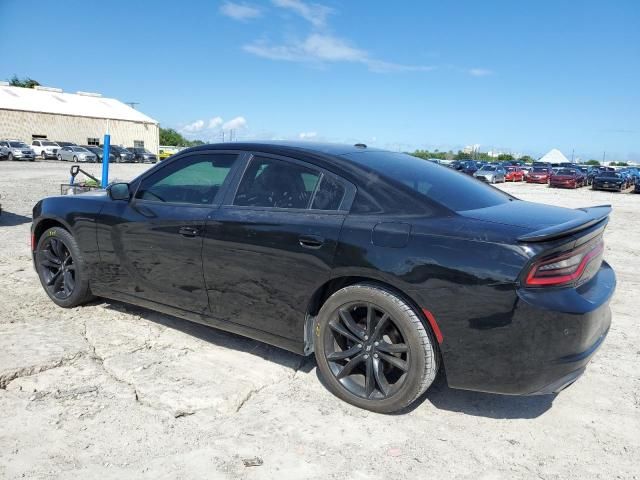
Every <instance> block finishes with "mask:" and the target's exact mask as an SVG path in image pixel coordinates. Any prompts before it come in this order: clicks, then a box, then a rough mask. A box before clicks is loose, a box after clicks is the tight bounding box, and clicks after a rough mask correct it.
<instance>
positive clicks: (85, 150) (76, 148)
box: [71, 147, 88, 152]
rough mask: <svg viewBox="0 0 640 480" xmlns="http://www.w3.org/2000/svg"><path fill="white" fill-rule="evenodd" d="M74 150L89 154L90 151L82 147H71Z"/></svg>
mask: <svg viewBox="0 0 640 480" xmlns="http://www.w3.org/2000/svg"><path fill="white" fill-rule="evenodd" d="M71 148H72V149H73V151H74V152H88V150H87V149H86V148H82V147H71Z"/></svg>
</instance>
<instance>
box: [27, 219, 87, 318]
mask: <svg viewBox="0 0 640 480" xmlns="http://www.w3.org/2000/svg"><path fill="white" fill-rule="evenodd" d="M35 264H36V269H37V272H38V277H39V278H40V283H42V286H43V287H44V290H45V292H46V293H47V295H48V296H49V298H51V300H53V302H54V303H55V304H56V305H58V306H60V307H65V308H70V307H76V306H78V305H81V304H83V303H86V302H87V301H88V300H90V299H91V298H92V295H91V290H90V288H89V280H88V278H87V274H86V268H85V266H84V265H85V263H84V260H83V257H82V253H81V252H80V248H79V247H78V244H77V242H76V240H75V239H74V238H73V235H71V233H69V232H68V231H67V230H65V229H64V228H62V227H52V228H50V229H48V230H46V231H45V232H43V233H42V235H40V238H39V239H38V243H37V246H36V251H35Z"/></svg>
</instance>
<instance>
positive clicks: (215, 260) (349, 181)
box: [32, 143, 616, 412]
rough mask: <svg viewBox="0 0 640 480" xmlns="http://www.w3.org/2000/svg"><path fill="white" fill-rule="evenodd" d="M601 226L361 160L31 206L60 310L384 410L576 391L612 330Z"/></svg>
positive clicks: (321, 159) (612, 280)
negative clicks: (212, 352)
mask: <svg viewBox="0 0 640 480" xmlns="http://www.w3.org/2000/svg"><path fill="white" fill-rule="evenodd" d="M610 211H611V209H610V208H609V207H606V206H605V207H592V208H583V209H577V210H572V209H567V208H560V207H553V206H548V205H540V204H535V203H529V202H525V201H521V200H518V199H516V198H514V197H512V196H510V195H508V194H506V193H503V192H501V191H500V190H498V189H496V188H493V187H491V186H488V185H485V184H483V183H482V182H478V181H477V180H475V179H473V178H471V177H469V176H468V175H463V174H461V173H459V172H456V171H454V170H452V169H450V168H445V167H442V166H440V165H437V164H434V163H431V162H427V161H424V160H421V159H419V158H416V157H412V156H409V155H405V154H400V153H392V152H387V151H382V150H376V149H371V148H367V147H366V146H364V145H361V144H359V145H356V146H340V145H327V144H311V143H304V144H296V143H282V144H269V143H266V144H265V143H228V144H216V145H204V146H200V147H195V148H191V149H188V150H184V151H182V152H180V153H179V154H176V155H175V156H173V157H171V158H170V159H168V160H167V161H165V162H162V163H160V164H157V165H156V166H155V167H152V168H150V169H149V170H147V171H146V172H144V173H143V174H142V175H141V176H139V177H137V178H135V179H134V180H132V181H131V182H130V183H115V184H111V185H110V186H109V187H108V188H107V189H106V191H96V192H91V193H86V194H81V195H76V196H60V197H49V198H45V199H43V200H41V201H40V202H38V203H37V204H36V206H35V207H34V209H33V224H32V251H33V259H34V264H35V268H36V270H37V272H38V275H39V277H40V281H41V283H42V286H43V288H44V290H45V292H46V293H47V294H48V296H49V297H50V298H51V300H52V301H53V302H55V303H56V304H57V305H59V306H61V307H76V306H78V305H81V304H83V303H85V302H87V301H88V300H90V299H91V298H92V297H93V296H99V297H106V298H110V299H115V300H120V301H123V302H129V303H133V304H137V305H140V306H143V307H148V308H151V309H155V310H158V311H161V312H165V313H168V314H172V315H176V316H179V317H182V318H185V319H188V320H192V321H195V322H200V323H203V324H206V325H210V326H213V327H217V328H221V329H225V330H229V331H232V332H235V333H238V334H241V335H246V336H249V337H252V338H254V339H258V340H260V341H264V342H267V343H270V344H273V345H277V346H279V347H281V348H285V349H288V350H291V351H293V352H296V353H299V354H301V355H310V354H312V353H314V352H315V357H316V361H317V365H318V371H319V374H320V375H321V376H322V378H323V381H324V383H325V384H326V385H327V386H328V388H329V389H330V390H331V391H332V392H333V393H334V394H336V395H337V396H338V397H340V398H342V399H344V400H346V401H348V402H350V403H353V404H354V405H357V406H359V407H362V408H367V409H370V410H374V411H377V412H394V411H398V410H401V409H403V408H405V407H407V406H408V405H410V404H412V403H413V402H414V401H416V399H417V398H418V397H420V396H421V394H422V393H423V392H424V391H426V390H427V389H428V388H429V386H430V385H431V384H432V382H433V381H434V379H435V377H436V374H437V373H438V371H439V370H441V369H442V370H443V371H446V379H447V381H448V383H449V385H450V386H451V387H454V388H462V389H471V390H482V391H487V392H497V393H505V394H536V393H537V394H541V393H552V392H558V391H560V390H562V389H563V388H564V387H566V386H567V385H569V384H571V383H572V382H573V381H575V380H576V379H577V378H578V377H579V376H580V374H581V373H582V372H583V371H584V369H585V367H586V365H587V364H588V362H589V360H590V359H591V358H592V356H593V354H594V353H595V352H596V350H597V349H598V347H599V346H600V345H601V344H602V342H603V340H604V338H605V336H606V334H607V332H608V330H609V325H610V321H611V320H610V315H611V314H610V310H609V301H610V299H611V296H612V294H613V292H614V290H615V285H616V277H615V274H614V272H613V270H612V269H611V267H610V266H609V265H608V264H607V263H606V262H605V261H604V260H603V234H604V231H605V227H606V225H607V222H608V216H609V213H610ZM212 374H214V372H212Z"/></svg>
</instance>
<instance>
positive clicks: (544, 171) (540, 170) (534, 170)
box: [532, 167, 549, 173]
mask: <svg viewBox="0 0 640 480" xmlns="http://www.w3.org/2000/svg"><path fill="white" fill-rule="evenodd" d="M532 171H533V172H534V173H547V172H549V170H548V169H547V168H542V167H534V168H533V170H532Z"/></svg>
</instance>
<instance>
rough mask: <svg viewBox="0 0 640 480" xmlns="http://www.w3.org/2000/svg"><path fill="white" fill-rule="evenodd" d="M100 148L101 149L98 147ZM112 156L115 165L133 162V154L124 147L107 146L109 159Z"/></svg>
mask: <svg viewBox="0 0 640 480" xmlns="http://www.w3.org/2000/svg"><path fill="white" fill-rule="evenodd" d="M100 148H103V147H102V146H100ZM112 154H113V157H114V161H115V162H116V163H123V162H133V161H134V158H135V156H134V155H133V153H131V152H130V151H129V150H128V149H126V148H124V147H120V146H119V145H109V158H111V155H112ZM109 161H111V160H109Z"/></svg>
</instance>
